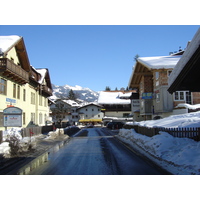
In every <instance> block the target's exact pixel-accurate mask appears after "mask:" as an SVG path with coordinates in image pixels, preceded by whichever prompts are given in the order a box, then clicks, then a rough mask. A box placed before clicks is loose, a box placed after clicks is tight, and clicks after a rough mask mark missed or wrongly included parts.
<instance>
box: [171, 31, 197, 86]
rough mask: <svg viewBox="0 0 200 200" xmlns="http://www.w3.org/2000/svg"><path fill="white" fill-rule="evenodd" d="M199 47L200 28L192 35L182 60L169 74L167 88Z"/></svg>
mask: <svg viewBox="0 0 200 200" xmlns="http://www.w3.org/2000/svg"><path fill="white" fill-rule="evenodd" d="M199 45H200V28H199V29H198V31H197V32H196V34H195V35H194V37H193V39H192V41H191V42H190V44H189V45H188V46H187V48H186V50H185V52H184V54H183V56H182V58H181V59H180V61H179V62H178V63H177V65H176V66H175V67H174V69H173V71H172V73H171V74H170V77H169V86H171V85H172V83H173V82H174V81H175V79H176V78H177V77H178V75H179V74H180V72H181V71H182V70H183V68H184V67H185V65H186V63H187V62H188V61H189V60H190V58H191V57H192V55H193V54H194V53H195V51H196V50H197V49H198V47H199Z"/></svg>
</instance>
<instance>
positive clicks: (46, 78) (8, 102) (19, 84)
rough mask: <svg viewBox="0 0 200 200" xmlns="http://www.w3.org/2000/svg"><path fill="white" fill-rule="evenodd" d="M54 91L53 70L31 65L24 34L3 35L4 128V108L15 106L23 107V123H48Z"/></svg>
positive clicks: (0, 100)
mask: <svg viewBox="0 0 200 200" xmlns="http://www.w3.org/2000/svg"><path fill="white" fill-rule="evenodd" d="M51 95H52V86H51V80H50V75H49V71H48V69H35V68H34V67H32V66H31V65H30V63H29V58H28V55H27V52H26V47H25V44H24V40H23V38H22V37H19V36H0V130H4V128H5V127H4V114H3V110H4V109H5V108H7V107H13V106H14V107H18V108H20V109H22V112H23V114H22V127H28V126H35V125H38V126H42V125H45V122H46V121H47V120H48V117H49V107H48V97H49V96H51ZM8 128H9V127H8Z"/></svg>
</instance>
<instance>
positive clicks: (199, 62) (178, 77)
mask: <svg viewBox="0 0 200 200" xmlns="http://www.w3.org/2000/svg"><path fill="white" fill-rule="evenodd" d="M199 74H200V29H199V30H198V31H197V33H196V34H195V36H194V38H193V39H192V41H191V43H190V44H189V46H188V47H187V49H186V51H185V53H184V54H183V56H182V58H181V59H180V61H179V62H178V63H177V65H176V67H175V68H174V70H173V71H172V73H171V75H170V78H169V89H168V91H169V92H170V93H171V94H172V93H173V92H175V91H181V90H189V91H191V92H200V75H199Z"/></svg>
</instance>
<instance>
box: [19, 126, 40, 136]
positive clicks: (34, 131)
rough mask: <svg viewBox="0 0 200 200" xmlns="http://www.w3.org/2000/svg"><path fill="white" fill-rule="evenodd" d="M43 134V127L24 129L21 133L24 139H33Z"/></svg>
mask: <svg viewBox="0 0 200 200" xmlns="http://www.w3.org/2000/svg"><path fill="white" fill-rule="evenodd" d="M40 134H42V127H41V126H38V127H29V128H23V129H22V131H21V135H22V137H31V136H36V135H40Z"/></svg>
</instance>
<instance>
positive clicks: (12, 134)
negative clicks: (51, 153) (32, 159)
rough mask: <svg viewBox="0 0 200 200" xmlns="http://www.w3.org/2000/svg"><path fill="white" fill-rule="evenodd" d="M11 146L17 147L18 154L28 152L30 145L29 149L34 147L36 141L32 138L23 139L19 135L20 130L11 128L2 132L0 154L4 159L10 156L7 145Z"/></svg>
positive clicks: (9, 149)
mask: <svg viewBox="0 0 200 200" xmlns="http://www.w3.org/2000/svg"><path fill="white" fill-rule="evenodd" d="M11 142H12V143H13V145H16V146H17V145H18V147H19V152H25V151H28V149H29V147H30V145H31V148H35V147H36V139H35V136H33V137H31V138H30V137H24V138H22V135H21V128H11V129H8V130H7V131H3V142H2V143H1V144H0V154H3V155H4V156H5V157H9V156H10V151H11V147H10V145H9V143H11Z"/></svg>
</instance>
